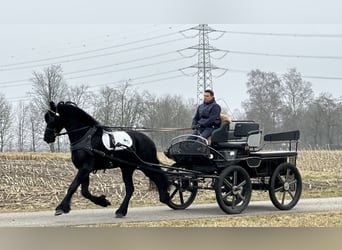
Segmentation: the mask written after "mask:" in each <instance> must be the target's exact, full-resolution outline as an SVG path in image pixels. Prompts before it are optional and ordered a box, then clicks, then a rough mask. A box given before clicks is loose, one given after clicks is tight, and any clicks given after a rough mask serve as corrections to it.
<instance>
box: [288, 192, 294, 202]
mask: <svg viewBox="0 0 342 250" xmlns="http://www.w3.org/2000/svg"><path fill="white" fill-rule="evenodd" d="M287 192H288V193H289V195H290V196H291V198H292V200H293V199H294V196H293V194H292V193H291V192H290V191H289V190H287Z"/></svg>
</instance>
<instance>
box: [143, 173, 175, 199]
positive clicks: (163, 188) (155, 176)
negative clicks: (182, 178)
mask: <svg viewBox="0 0 342 250" xmlns="http://www.w3.org/2000/svg"><path fill="white" fill-rule="evenodd" d="M157 171H158V172H157ZM159 171H162V170H160V169H156V171H153V170H143V172H144V174H145V175H146V176H147V177H148V178H150V179H151V180H152V181H153V182H154V183H155V184H156V186H157V188H158V192H159V200H160V202H162V203H165V204H168V202H169V200H170V195H169V193H168V191H167V189H168V187H169V182H168V180H167V177H166V175H165V174H163V173H159Z"/></svg>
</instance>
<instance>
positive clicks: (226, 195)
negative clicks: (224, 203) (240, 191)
mask: <svg viewBox="0 0 342 250" xmlns="http://www.w3.org/2000/svg"><path fill="white" fill-rule="evenodd" d="M231 194H232V191H229V192H228V193H226V194H225V195H224V196H222V198H223V199H224V200H226V199H227V197H228V196H229V195H231Z"/></svg>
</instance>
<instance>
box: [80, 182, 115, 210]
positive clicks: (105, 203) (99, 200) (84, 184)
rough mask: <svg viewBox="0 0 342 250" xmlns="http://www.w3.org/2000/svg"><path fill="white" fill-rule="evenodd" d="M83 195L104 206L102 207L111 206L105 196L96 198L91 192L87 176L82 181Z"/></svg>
mask: <svg viewBox="0 0 342 250" xmlns="http://www.w3.org/2000/svg"><path fill="white" fill-rule="evenodd" d="M81 187H82V191H81V192H82V195H83V196H84V197H85V198H87V199H89V200H91V201H92V202H94V203H95V204H96V205H99V206H102V207H107V206H110V202H109V201H108V200H107V199H106V196H105V195H101V196H94V195H92V194H91V193H90V192H89V175H87V176H85V177H84V178H83V180H82V184H81Z"/></svg>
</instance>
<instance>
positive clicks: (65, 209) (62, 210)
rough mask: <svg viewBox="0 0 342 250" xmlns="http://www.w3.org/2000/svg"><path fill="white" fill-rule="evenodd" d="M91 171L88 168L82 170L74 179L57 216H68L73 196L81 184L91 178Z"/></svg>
mask: <svg viewBox="0 0 342 250" xmlns="http://www.w3.org/2000/svg"><path fill="white" fill-rule="evenodd" d="M90 172H91V171H90V170H89V169H87V168H80V169H79V170H78V172H77V174H76V176H75V178H74V180H73V181H72V182H71V184H70V186H69V188H68V192H67V194H66V195H65V197H64V199H63V200H62V202H61V203H60V204H59V205H58V206H57V207H56V212H55V215H56V216H57V215H61V214H63V213H65V214H67V213H69V212H70V201H71V197H72V195H73V194H74V193H75V192H76V190H77V188H78V186H79V185H80V184H81V182H82V181H83V179H84V178H85V177H87V176H88V178H89V174H90Z"/></svg>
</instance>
